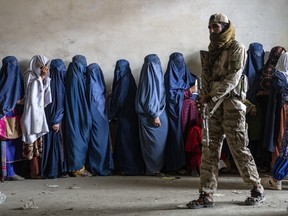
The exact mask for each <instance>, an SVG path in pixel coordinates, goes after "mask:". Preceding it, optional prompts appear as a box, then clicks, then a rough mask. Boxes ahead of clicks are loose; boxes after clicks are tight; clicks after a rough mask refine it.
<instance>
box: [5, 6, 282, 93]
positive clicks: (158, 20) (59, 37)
mask: <svg viewBox="0 0 288 216" xmlns="http://www.w3.org/2000/svg"><path fill="white" fill-rule="evenodd" d="M287 8H288V0H241V1H236V0H0V18H1V19H0V27H1V28H0V58H1V59H2V58H4V57H5V56H7V55H15V56H16V57H17V58H18V60H19V61H20V62H21V66H22V67H23V68H26V67H27V63H28V62H29V60H30V58H31V57H32V56H33V55H35V54H43V55H46V56H47V57H49V58H51V59H53V58H62V59H63V60H64V61H65V62H66V64H67V65H68V63H69V61H70V60H71V58H72V57H73V56H74V55H75V54H82V55H85V56H86V57H87V61H88V63H93V62H96V63H98V64H99V65H100V67H101V68H102V70H103V72H104V76H105V79H106V84H107V86H108V88H109V87H110V85H111V82H112V79H113V72H114V67H115V62H116V61H117V60H118V59H120V58H125V59H127V60H128V61H129V62H130V65H131V69H132V72H133V74H134V76H135V78H136V80H138V78H139V73H140V70H141V67H142V64H143V59H144V57H145V56H146V55H148V54H151V53H155V54H158V56H159V57H160V59H161V62H162V66H163V70H164V71H166V66H167V62H168V59H169V55H170V54H171V53H172V52H175V51H178V52H181V53H183V54H184V56H185V58H186V62H187V64H188V67H189V69H190V70H191V71H192V72H193V73H195V74H199V73H200V70H201V69H200V57H199V50H201V49H207V46H208V43H209V34H208V28H207V22H208V19H209V16H210V15H211V14H213V13H216V12H222V13H224V14H226V15H227V16H228V17H229V18H230V20H231V21H232V23H233V24H234V26H235V28H236V38H237V39H238V40H239V41H241V42H242V43H244V45H245V46H246V47H247V48H248V46H249V44H250V43H253V42H259V43H262V44H263V46H264V49H265V50H270V49H271V48H272V47H273V46H276V45H281V46H284V47H286V48H287V49H288V41H287V35H288V28H287V20H288V10H287Z"/></svg>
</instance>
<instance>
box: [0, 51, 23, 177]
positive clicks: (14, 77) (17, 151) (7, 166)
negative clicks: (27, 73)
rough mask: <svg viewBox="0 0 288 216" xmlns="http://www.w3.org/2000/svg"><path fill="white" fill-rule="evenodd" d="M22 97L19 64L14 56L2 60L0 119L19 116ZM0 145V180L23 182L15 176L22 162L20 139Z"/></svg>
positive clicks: (0, 141)
mask: <svg viewBox="0 0 288 216" xmlns="http://www.w3.org/2000/svg"><path fill="white" fill-rule="evenodd" d="M23 96H24V90H23V78H22V75H21V70H20V65H19V62H18V60H17V59H16V57H14V56H7V57H5V58H4V59H3V60H2V68H1V71H0V118H3V117H4V116H7V117H10V116H15V115H19V116H20V115H21V114H22V111H23V106H22V105H20V100H21V99H22V98H23ZM0 143H1V174H2V180H4V179H6V180H23V179H24V178H22V177H21V176H19V175H17V174H16V168H17V167H15V165H16V162H20V161H22V160H23V159H22V148H23V144H22V140H21V137H19V138H17V139H6V140H4V139H3V140H1V139H0ZM19 165H20V164H19ZM19 167H20V166H19Z"/></svg>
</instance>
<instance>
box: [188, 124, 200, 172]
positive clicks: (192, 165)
mask: <svg viewBox="0 0 288 216" xmlns="http://www.w3.org/2000/svg"><path fill="white" fill-rule="evenodd" d="M201 123H202V121H201V119H199V121H198V124H197V125H194V126H192V127H191V128H190V129H189V132H188V136H187V140H186V143H185V151H186V152H187V155H188V162H187V165H188V170H199V168H200V163H201V156H202V148H201V146H202V126H201Z"/></svg>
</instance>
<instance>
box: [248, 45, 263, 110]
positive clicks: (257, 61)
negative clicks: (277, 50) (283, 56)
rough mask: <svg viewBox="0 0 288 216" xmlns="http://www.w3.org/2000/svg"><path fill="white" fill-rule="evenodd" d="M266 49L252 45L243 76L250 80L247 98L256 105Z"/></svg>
mask: <svg viewBox="0 0 288 216" xmlns="http://www.w3.org/2000/svg"><path fill="white" fill-rule="evenodd" d="M264 55H265V52H264V49H263V45H262V44H260V43H251V44H250V45H249V49H248V51H247V60H246V64H245V68H244V70H243V74H245V75H246V76H247V78H248V92H247V95H246V98H247V99H248V100H249V101H250V102H251V103H253V104H255V103H256V91H257V88H258V85H259V80H258V79H259V76H260V74H259V72H260V70H261V69H262V68H263V66H264Z"/></svg>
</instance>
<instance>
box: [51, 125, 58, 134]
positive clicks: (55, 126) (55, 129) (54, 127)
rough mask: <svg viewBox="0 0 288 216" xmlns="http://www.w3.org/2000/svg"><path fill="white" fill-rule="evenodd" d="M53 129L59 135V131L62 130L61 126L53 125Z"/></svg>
mask: <svg viewBox="0 0 288 216" xmlns="http://www.w3.org/2000/svg"><path fill="white" fill-rule="evenodd" d="M52 129H53V130H54V131H55V132H56V133H58V131H59V130H60V124H56V125H53V126H52Z"/></svg>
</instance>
